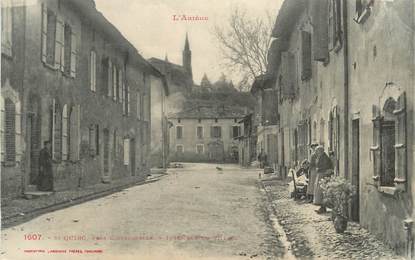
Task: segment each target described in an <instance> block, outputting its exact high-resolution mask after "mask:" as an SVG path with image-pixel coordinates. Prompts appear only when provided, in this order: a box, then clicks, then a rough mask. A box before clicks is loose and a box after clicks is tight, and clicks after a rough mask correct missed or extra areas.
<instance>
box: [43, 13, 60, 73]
mask: <svg viewBox="0 0 415 260" xmlns="http://www.w3.org/2000/svg"><path fill="white" fill-rule="evenodd" d="M56 22H57V20H56V15H55V13H54V12H52V11H51V10H49V9H47V8H46V6H45V5H43V6H42V61H43V62H45V63H47V64H49V65H52V66H54V65H55V41H56V38H55V37H56Z"/></svg>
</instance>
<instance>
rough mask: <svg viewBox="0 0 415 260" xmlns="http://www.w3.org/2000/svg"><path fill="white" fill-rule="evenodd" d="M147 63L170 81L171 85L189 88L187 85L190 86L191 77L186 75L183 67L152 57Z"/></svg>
mask: <svg viewBox="0 0 415 260" xmlns="http://www.w3.org/2000/svg"><path fill="white" fill-rule="evenodd" d="M148 61H149V62H150V64H151V65H152V66H153V67H155V68H156V69H157V70H159V71H160V72H161V73H163V74H164V75H165V76H166V77H167V78H168V79H169V80H171V82H172V83H174V84H176V85H178V86H185V87H189V85H191V84H192V83H191V82H192V81H191V76H190V75H189V74H188V73H187V71H186V70H185V68H184V67H183V66H181V65H178V64H174V63H171V62H169V61H166V60H162V59H158V58H154V57H153V58H150V59H148Z"/></svg>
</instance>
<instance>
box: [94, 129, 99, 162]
mask: <svg viewBox="0 0 415 260" xmlns="http://www.w3.org/2000/svg"><path fill="white" fill-rule="evenodd" d="M99 139H100V138H99V125H95V140H94V141H95V154H96V155H99V152H100V150H99Z"/></svg>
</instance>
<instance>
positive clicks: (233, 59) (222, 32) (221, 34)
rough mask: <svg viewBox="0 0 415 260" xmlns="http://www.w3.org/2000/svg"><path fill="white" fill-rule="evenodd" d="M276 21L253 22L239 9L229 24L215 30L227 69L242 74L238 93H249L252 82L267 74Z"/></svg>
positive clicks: (270, 18)
mask: <svg viewBox="0 0 415 260" xmlns="http://www.w3.org/2000/svg"><path fill="white" fill-rule="evenodd" d="M271 30H272V17H271V15H270V14H269V13H267V14H266V15H264V17H257V18H255V17H253V18H251V17H250V16H248V15H247V14H246V11H244V10H240V9H238V8H236V9H234V10H233V11H232V12H231V15H230V17H229V19H228V22H227V23H225V25H223V26H215V29H214V36H215V38H216V39H217V41H218V43H219V47H220V51H221V53H222V57H223V59H224V63H225V66H226V68H231V69H233V70H236V71H239V72H240V73H241V74H242V80H241V82H240V83H239V84H238V89H240V90H246V89H242V88H246V86H249V85H250V84H248V83H249V82H252V81H253V79H254V78H255V77H257V76H259V75H261V74H264V73H265V72H266V68H267V55H268V47H269V45H270V42H271Z"/></svg>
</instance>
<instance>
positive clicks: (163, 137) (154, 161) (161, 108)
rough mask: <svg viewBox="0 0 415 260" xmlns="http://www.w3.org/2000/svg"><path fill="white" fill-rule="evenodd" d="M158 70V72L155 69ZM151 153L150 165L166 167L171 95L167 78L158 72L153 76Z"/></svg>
mask: <svg viewBox="0 0 415 260" xmlns="http://www.w3.org/2000/svg"><path fill="white" fill-rule="evenodd" d="M155 71H156V72H158V71H157V70H156V69H155ZM150 81H151V109H150V111H151V154H150V157H151V159H150V166H151V167H158V168H166V167H167V164H168V155H169V124H168V121H167V104H166V99H167V98H168V96H169V88H168V84H167V80H166V78H165V76H164V75H163V74H161V73H160V72H158V73H157V74H156V75H152V76H151V79H150Z"/></svg>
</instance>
